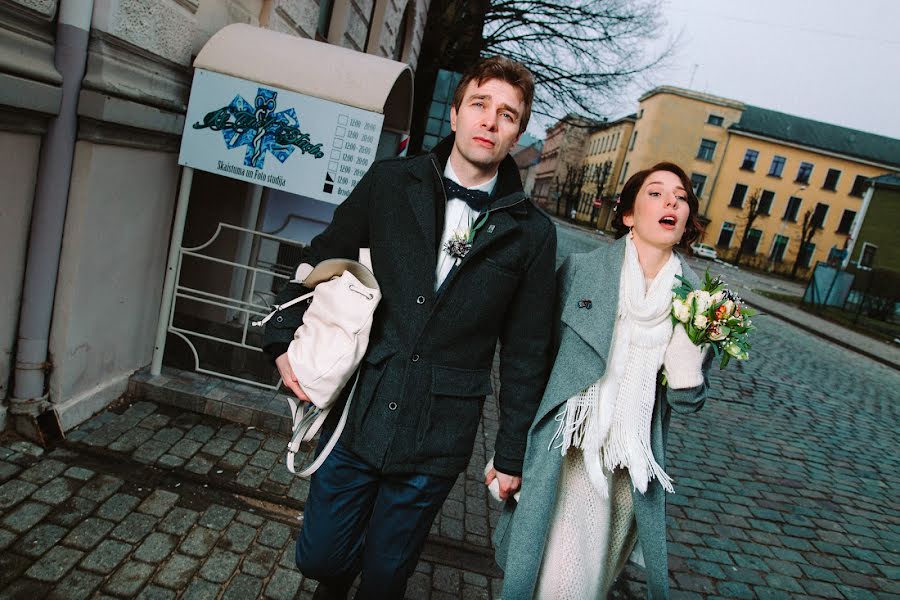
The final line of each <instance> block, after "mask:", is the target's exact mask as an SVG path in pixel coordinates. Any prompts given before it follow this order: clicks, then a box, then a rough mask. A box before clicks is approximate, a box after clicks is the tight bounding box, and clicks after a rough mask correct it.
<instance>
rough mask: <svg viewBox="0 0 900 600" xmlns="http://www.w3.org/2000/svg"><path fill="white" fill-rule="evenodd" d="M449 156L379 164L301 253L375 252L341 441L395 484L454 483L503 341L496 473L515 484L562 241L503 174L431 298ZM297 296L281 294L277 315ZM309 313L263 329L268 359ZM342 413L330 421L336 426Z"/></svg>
mask: <svg viewBox="0 0 900 600" xmlns="http://www.w3.org/2000/svg"><path fill="white" fill-rule="evenodd" d="M452 147H453V137H452V136H451V137H450V138H447V139H445V140H443V141H442V142H441V144H439V146H438V147H437V148H435V150H434V152H433V153H431V154H427V155H422V156H417V157H413V158H399V159H389V160H384V161H380V162H377V163H375V164H374V165H373V166H372V168H371V169H370V170H369V171H368V172H367V173H366V175H365V176H363V178H362V179H361V180H360V182H359V184H358V185H357V186H356V188H355V189H354V190H353V192H352V193H351V194H350V196H348V198H347V199H346V200H345V201H344V202H343V204H341V205H340V206H339V207H338V208H337V210H336V211H335V213H334V219H333V220H332V222H331V224H330V225H329V226H328V227H327V228H326V229H325V231H323V232H322V233H321V234H320V235H318V236H316V238H314V239H313V240H312V242H311V243H310V245H309V247H308V248H306V249H305V253H304V256H303V262H308V263H310V264H313V265H315V264H317V263H318V262H319V261H321V260H324V259H326V258H335V257H343V258H354V259H355V258H356V257H357V255H358V252H359V248H361V247H362V248H366V247H368V248H370V249H371V256H372V265H373V269H374V271H375V277H376V278H377V279H378V282H379V285H380V286H381V292H382V300H381V304H380V305H379V307H378V310H377V311H376V313H375V318H374V322H373V326H372V335H371V338H370V342H369V348H368V351H367V353H366V356H365V358H364V359H363V364H362V367H361V369H362V370H361V373H360V379H359V384H358V390H357V394H356V397H355V398H354V399H353V402H352V404H351V406H350V413H349V416H348V419H347V425H346V428H345V430H344V432H343V434H342V436H341V443H342V444H344V445H345V446H347V447H348V448H349V449H350V450H352V451H353V452H355V453H356V454H358V455H359V456H360V457H361V458H363V459H364V460H366V461H367V462H369V463H370V464H372V465H374V466H375V467H377V468H380V469H382V470H383V471H384V472H393V473H424V474H431V475H437V476H446V477H455V476H456V475H458V474H459V473H460V472H461V471H462V470H463V469H465V467H466V465H467V464H468V461H469V458H470V457H471V454H472V448H473V443H474V440H475V434H476V430H477V429H478V423H479V421H480V416H481V409H482V405H483V404H484V399H485V396H486V395H488V394H490V393H491V365H492V361H493V357H494V350H495V347H496V345H497V341H498V340H499V341H500V343H501V349H500V386H501V387H500V396H499V402H500V423H499V431H498V433H497V438H496V457H495V461H494V462H495V466H496V468H497V469H498V470H499V471H502V472H505V473H509V474H519V473H521V471H522V461H523V457H524V454H525V440H526V435H527V432H528V427H529V426H530V424H531V420H532V418H533V417H534V413H535V410H536V409H537V406H538V403H539V402H540V399H541V393H542V392H543V390H544V385H545V384H546V382H547V375H548V373H549V346H550V337H551V323H552V312H553V303H554V298H555V291H556V290H555V276H554V264H555V256H556V230H555V228H554V226H553V224H552V223H551V221H550V219H549V218H548V217H547V216H546V215H545V214H544V213H542V212H541V211H540V210H538V209H537V208H536V207H535V206H534V205H533V204H532V203H531V202H530V200H528V199H527V198H526V196H525V194H524V192H523V191H522V183H521V180H520V179H519V173H518V169H517V168H516V164H515V162H514V161H513V160H512V158H511V157H509V156H507V157H506V159H504V161H503V162H502V163H501V165H500V169H499V173H498V180H497V185H496V187H495V189H494V195H493V200H492V202H491V204H490V206H489V208H488V217H487V221H486V222H485V223H484V225H483V226H482V227H481V228H480V229H479V230H478V232H477V234H476V236H475V241H474V243H473V246H472V249H471V250H470V251H469V253H468V255H467V256H466V257H465V258H464V259H463V260H462V262H461V263H460V265H459V266H458V267H457V268H455V269H454V270H453V271H452V272H451V273H450V275H449V276H448V277H447V279H446V280H445V282H444V283H443V285H442V286H441V288H440V289H439V290H438V291H437V292H435V289H434V287H435V285H434V284H435V267H436V265H437V260H438V252H439V251H441V250H440V249H439V248H438V243H439V241H440V236H441V232H442V231H443V218H444V207H445V204H446V196H445V194H444V191H443V190H444V188H443V184H442V180H441V177H442V175H443V172H444V165H445V164H446V161H447V159H448V157H449V154H450V150H451V149H452ZM300 293H302V290H301V286H300V285H299V284H296V283H294V284H289V285H288V286H287V287H286V288H285V289H284V290H283V291H282V292H281V293H280V294H279V296H278V298H277V299H276V303H277V304H281V303H282V302H285V301H286V300H288V299H290V298H293V297H296V296H297V295H299V294H300ZM305 307H306V305H305V304H304V303H300V304H299V305H297V306H296V307H292V309H293V310H292V309H291V308H289V309H286V310H285V311H284V313H282V314H279V316H280V317H282V318H281V319H278V318H275V319H273V320H272V321H270V322H269V324H268V327H267V328H266V336H265V350H266V352H268V353H269V354H270V355H271V356H278V355H280V354H281V353H282V352H284V351H285V350H286V349H287V344H288V343H289V342H290V340H291V339H292V336H293V333H294V330H295V329H296V328H297V326H298V325H300V323H301V319H302V313H303V310H304V309H305ZM339 413H340V410H338V409H336V410H333V411H332V416H335V415H336V414H339Z"/></svg>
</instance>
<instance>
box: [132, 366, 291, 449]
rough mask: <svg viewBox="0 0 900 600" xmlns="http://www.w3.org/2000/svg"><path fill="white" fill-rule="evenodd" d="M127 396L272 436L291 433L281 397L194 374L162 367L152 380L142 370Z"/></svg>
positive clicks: (285, 402) (276, 394)
mask: <svg viewBox="0 0 900 600" xmlns="http://www.w3.org/2000/svg"><path fill="white" fill-rule="evenodd" d="M128 396H129V397H130V398H132V399H134V400H147V401H150V402H158V403H159V404H165V405H168V406H174V407H177V408H181V409H184V410H189V411H191V412H195V413H198V414H202V415H209V416H211V417H217V418H220V419H224V420H226V421H231V422H233V423H238V424H240V425H243V426H245V427H255V428H257V429H262V430H265V431H269V432H272V433H279V434H282V435H289V434H290V432H291V412H290V408H289V407H288V403H287V396H285V395H284V394H282V393H279V392H275V391H272V390H266V389H263V388H260V387H256V386H252V385H248V384H244V383H238V382H235V381H229V380H227V379H222V378H221V377H215V376H212V375H205V374H203V373H196V372H194V371H183V370H180V369H174V368H171V367H163V370H162V373H161V374H159V375H156V376H154V375H151V374H150V371H149V369H142V370H140V371H138V372H137V373H135V374H134V375H133V376H132V377H131V379H130V380H129V382H128Z"/></svg>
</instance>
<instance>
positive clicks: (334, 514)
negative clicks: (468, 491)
mask: <svg viewBox="0 0 900 600" xmlns="http://www.w3.org/2000/svg"><path fill="white" fill-rule="evenodd" d="M454 481H455V479H450V478H444V477H434V476H431V475H416V474H406V475H386V474H383V473H381V472H380V471H379V470H378V469H375V468H374V467H372V466H371V465H369V464H367V463H365V462H363V461H362V460H361V459H360V458H359V457H358V456H356V455H355V454H353V453H352V452H350V451H349V450H347V449H346V448H344V447H343V446H341V444H340V443H338V444H336V445H335V447H334V449H333V450H332V451H331V454H330V455H329V456H328V458H327V459H326V460H325V463H324V464H323V465H322V466H321V467H320V468H319V470H318V471H316V472H315V473H314V474H313V476H312V480H311V481H310V488H309V496H308V497H307V500H306V507H305V509H304V518H303V528H302V530H301V531H300V536H299V537H298V538H297V554H296V558H297V566H298V567H299V568H300V572H301V573H303V575H305V576H306V577H310V578H312V579H315V580H317V581H319V582H320V583H322V584H325V585H327V586H329V587H330V588H335V589H342V588H343V589H349V588H350V586H351V584H352V583H353V580H354V579H355V578H356V576H357V574H359V573H360V571H362V578H361V580H360V584H359V589H358V591H357V594H356V598H357V599H369V598H373V599H388V600H389V599H394V598H398V599H399V598H403V595H404V592H405V591H406V582H407V580H408V579H409V577H410V576H411V575H412V574H413V571H414V570H415V568H416V563H417V562H418V560H419V554H421V552H422V547H423V546H424V544H425V538H426V536H427V535H428V531H429V530H430V529H431V524H432V523H433V522H434V519H435V517H436V516H437V513H438V511H439V510H440V508H441V505H442V504H443V503H444V500H445V499H446V498H447V495H448V494H449V493H450V490H451V488H452V487H453V483H454Z"/></svg>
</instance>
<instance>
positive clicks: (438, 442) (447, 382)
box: [416, 366, 492, 459]
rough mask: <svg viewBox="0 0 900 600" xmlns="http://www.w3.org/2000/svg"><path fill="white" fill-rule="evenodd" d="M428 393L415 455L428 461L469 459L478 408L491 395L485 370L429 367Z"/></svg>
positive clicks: (489, 377) (488, 372) (488, 371)
mask: <svg viewBox="0 0 900 600" xmlns="http://www.w3.org/2000/svg"><path fill="white" fill-rule="evenodd" d="M431 377H432V379H431V393H430V394H429V396H428V399H427V402H428V406H427V407H426V409H425V411H424V413H423V417H422V421H421V422H420V425H419V428H418V431H417V433H416V441H417V454H418V455H419V456H420V457H427V458H466V459H467V458H468V456H469V455H470V454H471V453H472V445H473V443H474V441H475V434H476V432H477V431H478V422H479V421H480V420H481V407H482V406H483V405H484V398H485V396H487V395H488V394H490V393H491V392H492V389H491V372H490V370H488V369H456V368H453V367H441V366H434V367H432V375H431Z"/></svg>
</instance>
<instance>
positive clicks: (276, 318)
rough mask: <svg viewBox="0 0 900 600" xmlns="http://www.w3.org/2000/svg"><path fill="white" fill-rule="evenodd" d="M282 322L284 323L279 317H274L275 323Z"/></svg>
mask: <svg viewBox="0 0 900 600" xmlns="http://www.w3.org/2000/svg"><path fill="white" fill-rule="evenodd" d="M282 321H284V317H282V316H281V315H278V316H277V317H275V322H276V323H281V322H282Z"/></svg>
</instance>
